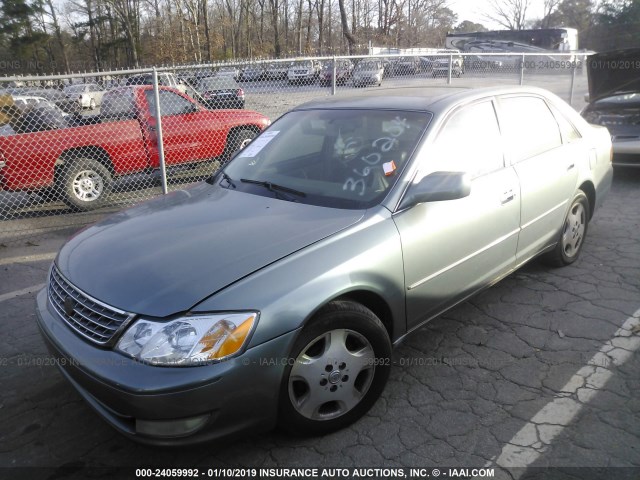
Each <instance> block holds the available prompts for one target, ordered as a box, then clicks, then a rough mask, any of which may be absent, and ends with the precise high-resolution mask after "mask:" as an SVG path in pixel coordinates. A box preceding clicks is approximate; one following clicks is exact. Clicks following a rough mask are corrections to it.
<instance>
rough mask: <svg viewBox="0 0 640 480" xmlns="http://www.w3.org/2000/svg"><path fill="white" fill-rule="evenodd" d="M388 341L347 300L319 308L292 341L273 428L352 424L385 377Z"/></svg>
mask: <svg viewBox="0 0 640 480" xmlns="http://www.w3.org/2000/svg"><path fill="white" fill-rule="evenodd" d="M390 358H391V342H390V340H389V335H388V334H387V331H386V329H385V328H384V325H382V322H381V321H380V319H379V318H378V317H377V316H376V315H375V314H374V313H373V312H372V311H371V310H369V309H368V308H366V307H364V306H363V305H361V304H359V303H355V302H351V301H335V302H331V303H329V304H328V305H326V306H325V307H323V308H322V309H321V310H320V311H319V312H318V314H317V315H316V317H315V318H314V319H313V320H312V322H311V323H309V324H308V325H307V326H305V327H304V329H303V330H302V332H301V333H300V336H299V337H298V339H297V340H296V342H295V344H294V346H293V348H292V350H291V354H290V357H289V360H290V361H289V362H288V365H287V367H286V369H285V372H284V376H283V380H282V385H281V388H280V403H279V415H278V424H279V426H280V428H282V429H284V430H286V431H288V432H291V433H294V434H297V435H318V434H325V433H329V432H332V431H335V430H339V429H341V428H344V427H346V426H347V425H349V424H351V423H353V422H355V421H356V420H358V419H359V418H360V417H362V416H363V415H364V414H365V413H367V412H368V411H369V409H370V408H371V407H372V406H373V404H374V403H375V402H376V400H377V399H378V398H379V397H380V394H381V393H382V391H383V390H384V386H385V385H386V383H387V379H388V378H389V372H390V370H391V360H390Z"/></svg>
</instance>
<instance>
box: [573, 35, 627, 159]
mask: <svg viewBox="0 0 640 480" xmlns="http://www.w3.org/2000/svg"><path fill="white" fill-rule="evenodd" d="M639 65H640V48H633V49H626V50H616V51H612V52H603V53H598V54H595V55H591V56H590V57H589V58H588V60H587V73H588V75H589V99H588V100H589V104H588V105H587V106H586V107H585V108H584V109H583V110H582V113H581V114H582V116H583V117H584V119H585V120H586V121H587V122H589V123H592V124H596V125H602V126H604V127H607V128H608V129H609V132H611V141H612V143H613V164H614V166H617V167H636V168H640V69H639V68H638V66H639Z"/></svg>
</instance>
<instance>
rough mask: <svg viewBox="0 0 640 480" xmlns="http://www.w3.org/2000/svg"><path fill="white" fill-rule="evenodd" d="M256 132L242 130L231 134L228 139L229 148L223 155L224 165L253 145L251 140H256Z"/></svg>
mask: <svg viewBox="0 0 640 480" xmlns="http://www.w3.org/2000/svg"><path fill="white" fill-rule="evenodd" d="M256 135H257V134H256V132H254V131H253V130H248V129H245V128H243V129H242V130H235V131H232V132H229V136H228V137H227V147H226V148H225V150H224V153H223V154H222V165H224V164H226V163H227V162H228V161H229V160H231V157H233V155H234V154H235V153H236V152H237V151H238V150H242V149H243V148H244V147H246V146H247V145H249V144H250V143H251V140H253V139H254V138H256Z"/></svg>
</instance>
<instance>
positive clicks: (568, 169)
mask: <svg viewBox="0 0 640 480" xmlns="http://www.w3.org/2000/svg"><path fill="white" fill-rule="evenodd" d="M575 166H576V164H575V163H572V164H571V165H569V166H568V167H567V172H569V171H571V170H573V168H574V167H575Z"/></svg>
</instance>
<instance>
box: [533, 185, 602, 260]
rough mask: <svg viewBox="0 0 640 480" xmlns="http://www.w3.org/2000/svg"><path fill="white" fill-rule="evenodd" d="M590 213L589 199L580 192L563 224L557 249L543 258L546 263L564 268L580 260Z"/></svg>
mask: <svg viewBox="0 0 640 480" xmlns="http://www.w3.org/2000/svg"><path fill="white" fill-rule="evenodd" d="M590 211H591V208H590V206H589V199H588V198H587V196H586V195H585V193H584V192H583V191H582V190H578V193H577V194H576V196H575V197H573V201H572V202H571V207H570V208H569V211H568V212H567V216H566V217H565V220H564V223H563V224H562V229H561V232H560V238H558V243H557V245H556V247H555V248H554V249H553V250H552V251H551V252H549V253H547V254H545V255H544V256H543V257H542V260H543V261H544V263H546V264H547V265H550V266H552V267H564V266H566V265H570V264H572V263H573V262H575V261H576V260H577V259H578V257H579V256H580V252H581V251H582V246H583V245H584V239H585V237H586V236H587V229H588V226H589V217H590Z"/></svg>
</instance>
